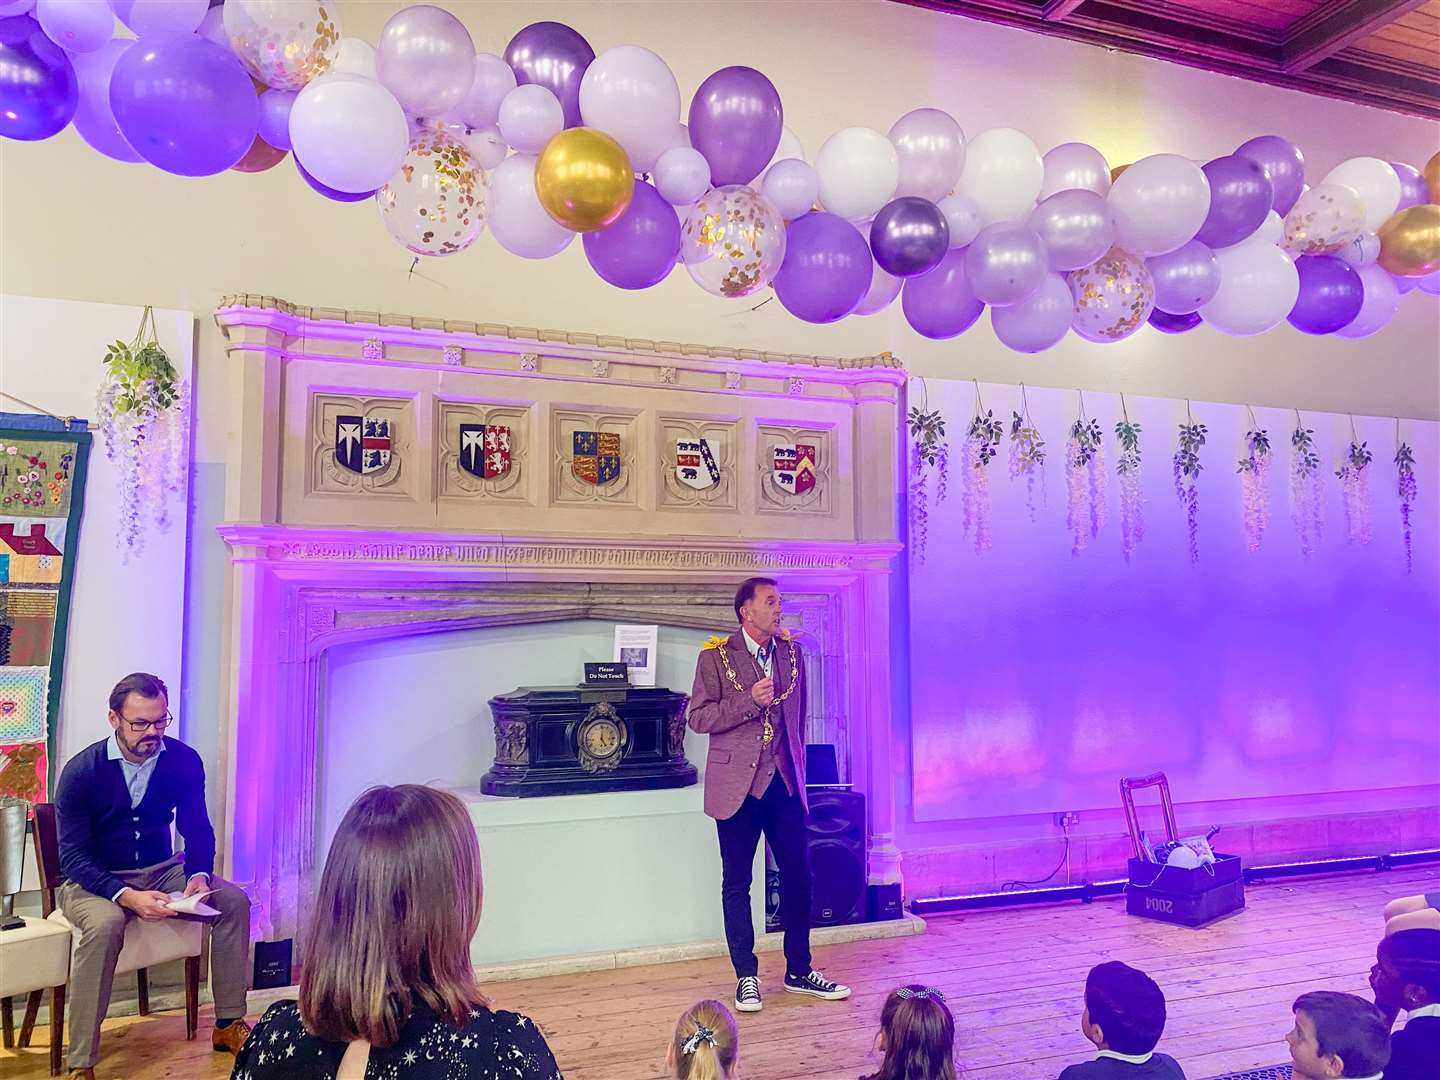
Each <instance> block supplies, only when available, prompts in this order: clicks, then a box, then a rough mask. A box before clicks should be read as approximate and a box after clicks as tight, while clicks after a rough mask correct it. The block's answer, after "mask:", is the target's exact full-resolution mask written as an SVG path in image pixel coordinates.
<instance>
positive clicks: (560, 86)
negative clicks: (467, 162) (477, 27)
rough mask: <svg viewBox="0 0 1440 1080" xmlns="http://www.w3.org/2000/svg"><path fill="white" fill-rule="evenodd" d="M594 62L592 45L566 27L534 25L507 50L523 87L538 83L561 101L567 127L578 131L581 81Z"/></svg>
mask: <svg viewBox="0 0 1440 1080" xmlns="http://www.w3.org/2000/svg"><path fill="white" fill-rule="evenodd" d="M594 59H595V50H594V49H592V48H591V47H590V43H589V42H588V41H586V40H585V39H584V38H583V37H581V36H580V35H579V34H578V33H577V32H576V31H574V30H572V29H570V27H568V26H566V25H565V24H564V23H558V22H538V23H531V24H530V25H529V26H527V27H525V29H523V30H521V31H520V32H519V33H518V34H516V35H515V36H514V37H513V38H511V39H510V44H509V45H506V46H505V62H506V63H508V64H509V65H510V67H511V68H513V69H514V71H515V81H516V83H517V84H519V85H520V86H524V85H525V84H526V83H535V84H536V85H539V86H543V87H545V88H546V89H548V90H549V91H550V92H551V93H553V94H554V95H555V96H556V97H557V98H558V99H559V100H560V107H561V108H562V109H563V110H564V111H565V126H566V127H567V128H571V127H579V126H580V124H581V120H580V80H581V79H583V78H584V77H585V69H586V68H588V67H589V66H590V61H592V60H594Z"/></svg>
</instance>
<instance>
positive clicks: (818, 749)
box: [805, 743, 840, 787]
mask: <svg viewBox="0 0 1440 1080" xmlns="http://www.w3.org/2000/svg"><path fill="white" fill-rule="evenodd" d="M838 783H840V764H839V762H838V761H836V759H835V747H833V746H832V745H830V744H829V743H806V744H805V786H806V787H824V786H825V785H826V784H838Z"/></svg>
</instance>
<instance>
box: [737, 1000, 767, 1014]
mask: <svg viewBox="0 0 1440 1080" xmlns="http://www.w3.org/2000/svg"><path fill="white" fill-rule="evenodd" d="M764 1007H765V1003H764V1002H761V1001H746V1002H743V1003H742V1002H740V1001H736V1002H735V1011H736V1012H759V1011H760V1010H761V1009H763V1008H764Z"/></svg>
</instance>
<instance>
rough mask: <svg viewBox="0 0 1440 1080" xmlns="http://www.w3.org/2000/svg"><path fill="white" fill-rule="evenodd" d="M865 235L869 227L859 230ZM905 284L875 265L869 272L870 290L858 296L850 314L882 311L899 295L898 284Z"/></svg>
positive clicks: (872, 313)
mask: <svg viewBox="0 0 1440 1080" xmlns="http://www.w3.org/2000/svg"><path fill="white" fill-rule="evenodd" d="M861 231H862V232H864V233H865V234H866V235H867V236H868V235H869V233H870V230H869V229H863V230H861ZM904 284H905V279H904V278H902V277H896V276H895V275H894V274H891V273H889V272H888V271H885V270H881V269H880V267H878V266H877V267H875V268H874V269H873V270H872V271H871V274H870V291H869V292H867V293H866V294H865V295H864V296H863V297H861V298H860V303H858V304H856V305H855V310H854V311H852V312H851V313H850V314H851V315H874V314H876V313H877V312H880V311H884V310H885V309H886V308H887V307H889V306H890V305H891V304H893V303H894V302H895V298H896V297H897V296H899V295H900V286H902V285H904Z"/></svg>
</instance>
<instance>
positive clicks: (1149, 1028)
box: [1080, 960, 1165, 1054]
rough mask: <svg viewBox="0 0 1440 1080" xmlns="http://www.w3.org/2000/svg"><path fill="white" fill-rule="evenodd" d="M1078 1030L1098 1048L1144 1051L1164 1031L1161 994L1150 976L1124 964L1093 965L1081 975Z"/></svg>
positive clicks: (1126, 1052) (1149, 1049) (1135, 1052)
mask: <svg viewBox="0 0 1440 1080" xmlns="http://www.w3.org/2000/svg"><path fill="white" fill-rule="evenodd" d="M1080 1030H1081V1031H1083V1032H1084V1033H1085V1037H1086V1038H1087V1039H1089V1040H1090V1041H1091V1042H1092V1043H1094V1044H1095V1045H1096V1046H1098V1047H1099V1048H1100V1049H1101V1050H1113V1051H1115V1052H1116V1053H1117V1054H1148V1053H1150V1051H1152V1050H1154V1049H1155V1044H1156V1043H1158V1042H1159V1041H1160V1035H1161V1033H1162V1032H1164V1030H1165V995H1164V994H1163V993H1161V991H1160V987H1159V986H1157V985H1156V984H1155V980H1154V979H1152V978H1150V976H1149V975H1146V974H1145V973H1144V972H1143V971H1137V970H1136V969H1135V968H1132V967H1130V966H1129V965H1128V964H1122V963H1120V961H1118V960H1111V961H1110V962H1109V963H1106V964H1097V965H1096V966H1095V967H1093V968H1091V969H1090V974H1089V975H1087V976H1086V977H1085V1011H1084V1013H1083V1014H1082V1015H1081V1017H1080Z"/></svg>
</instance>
